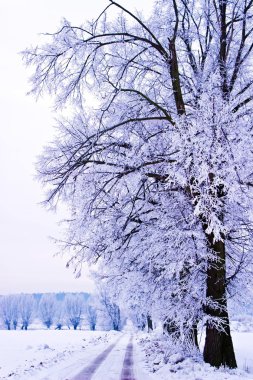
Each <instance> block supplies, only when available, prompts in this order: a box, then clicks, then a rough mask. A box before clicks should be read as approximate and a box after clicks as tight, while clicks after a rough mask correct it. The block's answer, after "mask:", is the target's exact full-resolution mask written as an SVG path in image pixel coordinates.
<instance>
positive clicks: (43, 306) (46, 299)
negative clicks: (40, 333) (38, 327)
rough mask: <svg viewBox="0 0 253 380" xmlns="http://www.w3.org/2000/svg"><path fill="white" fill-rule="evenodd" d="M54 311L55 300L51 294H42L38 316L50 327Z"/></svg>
mask: <svg viewBox="0 0 253 380" xmlns="http://www.w3.org/2000/svg"><path fill="white" fill-rule="evenodd" d="M55 313H56V300H55V296H54V295H53V294H43V296H42V297H41V300H40V303H39V316H40V319H41V321H42V323H43V324H44V325H45V326H46V327H47V328H48V329H50V327H51V326H52V324H53V321H54V316H55Z"/></svg>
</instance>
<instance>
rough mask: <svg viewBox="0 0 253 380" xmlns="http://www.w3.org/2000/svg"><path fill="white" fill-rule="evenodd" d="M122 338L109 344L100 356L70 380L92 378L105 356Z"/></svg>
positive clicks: (88, 379)
mask: <svg viewBox="0 0 253 380" xmlns="http://www.w3.org/2000/svg"><path fill="white" fill-rule="evenodd" d="M121 338H122V336H121V337H120V338H118V339H117V340H116V342H115V343H113V344H111V345H110V346H109V347H107V348H106V349H105V350H104V351H103V352H101V354H99V355H98V356H97V357H96V358H95V359H94V360H93V361H92V362H91V364H90V365H88V366H87V367H85V368H84V369H83V370H82V371H81V372H80V373H79V374H77V375H76V376H75V377H74V378H73V379H72V380H91V378H92V376H93V375H94V373H95V372H96V370H97V369H98V367H99V366H100V365H101V364H102V363H103V361H104V360H105V359H106V358H107V356H108V355H109V354H110V352H111V351H112V350H113V349H114V347H115V346H116V344H117V343H118V342H119V340H120V339H121Z"/></svg>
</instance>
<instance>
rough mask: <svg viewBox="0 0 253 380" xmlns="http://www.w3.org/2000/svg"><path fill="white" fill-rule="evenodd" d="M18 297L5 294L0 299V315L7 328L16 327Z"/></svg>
mask: <svg viewBox="0 0 253 380" xmlns="http://www.w3.org/2000/svg"><path fill="white" fill-rule="evenodd" d="M18 301H19V299H18V296H17V295H7V296H3V297H1V299H0V316H1V319H2V321H3V323H4V325H5V326H6V328H7V330H11V327H13V329H14V330H16V329H17V325H18V318H19V302H18Z"/></svg>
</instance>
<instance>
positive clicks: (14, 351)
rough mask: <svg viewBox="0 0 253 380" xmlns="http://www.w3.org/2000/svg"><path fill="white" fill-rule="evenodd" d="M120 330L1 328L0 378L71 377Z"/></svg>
mask: <svg viewBox="0 0 253 380" xmlns="http://www.w3.org/2000/svg"><path fill="white" fill-rule="evenodd" d="M121 335H122V334H121V333H117V332H113V331H110V332H105V331H103V332H99V331H82V330H76V331H74V330H28V331H21V330H18V331H6V330H0V379H1V380H2V379H15V380H17V379H18V380H31V379H33V380H35V379H36V380H42V379H45V380H46V379H48V380H58V379H59V380H60V379H64V380H65V379H71V378H72V377H73V376H74V375H75V374H77V373H78V372H80V371H81V370H82V369H83V367H85V366H86V365H87V364H89V363H90V362H91V361H92V360H93V359H94V358H95V357H96V356H97V355H98V354H99V353H100V352H102V351H103V350H104V349H105V348H106V347H108V345H109V344H111V343H113V342H115V341H116V340H117V339H118V338H119V336H121Z"/></svg>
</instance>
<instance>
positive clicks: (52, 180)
mask: <svg viewBox="0 0 253 380" xmlns="http://www.w3.org/2000/svg"><path fill="white" fill-rule="evenodd" d="M115 8H116V9H118V10H119V11H120V12H121V13H120V14H119V16H118V18H115V14H114V13H113V15H112V18H111V19H110V14H111V13H110V12H111V10H112V9H115ZM252 20H253V4H252V0H238V1H229V0H213V1H210V0H192V1H188V0H178V1H175V0H156V1H154V12H153V14H152V15H151V16H150V17H149V18H148V19H145V18H144V17H142V16H141V15H138V14H136V13H132V12H131V11H129V10H127V9H126V8H124V7H123V6H122V5H120V4H119V3H117V2H115V1H114V0H109V3H108V6H107V7H106V9H105V10H104V11H103V12H102V13H101V14H100V16H99V17H98V18H97V19H96V20H95V21H94V22H91V23H86V24H84V25H82V26H80V27H74V26H72V25H71V24H70V23H69V22H68V21H66V20H65V21H64V22H63V24H62V25H61V27H60V29H59V30H58V31H57V32H56V33H55V34H53V35H50V36H48V38H50V41H49V43H48V44H46V45H44V46H42V47H38V48H35V49H30V50H28V51H27V52H26V53H25V57H26V61H27V63H28V64H32V65H35V67H36V70H35V73H34V76H33V92H34V93H35V94H37V95H38V94H41V93H43V92H44V91H49V92H50V94H52V93H55V94H56V105H57V106H60V107H64V106H65V105H66V106H68V107H69V105H70V104H73V105H74V107H73V110H74V115H73V118H70V117H69V119H67V120H64V119H63V118H62V119H61V120H60V121H59V134H58V136H57V138H56V140H55V143H54V144H53V145H50V146H49V147H48V148H47V150H46V151H45V153H44V155H43V156H42V157H41V159H40V165H39V173H40V175H41V178H42V180H43V181H44V182H45V183H46V184H47V185H48V184H49V185H50V184H51V189H50V191H49V195H48V198H47V200H48V201H49V202H51V203H52V204H54V202H56V201H57V200H58V199H62V200H64V201H66V202H68V203H69V204H70V206H71V208H72V215H71V218H69V229H68V236H67V238H66V239H65V241H67V244H66V247H67V248H69V249H70V251H71V255H72V256H71V259H70V262H71V263H73V264H74V265H75V266H76V268H77V271H80V269H81V265H82V262H83V261H86V262H88V263H92V264H93V263H98V264H99V263H100V267H101V271H103V276H107V277H108V278H110V281H111V284H113V283H114V284H119V283H121V284H122V285H121V286H120V289H122V290H121V291H122V292H124V287H125V288H127V289H128V290H129V292H131V286H132V285H133V287H134V288H135V289H137V288H138V287H137V285H138V284H141V287H140V290H141V288H142V287H144V288H148V289H150V296H151V303H152V307H153V308H155V309H156V310H157V313H160V316H161V317H163V318H164V320H165V322H166V323H167V326H168V330H170V329H171V326H172V325H173V326H175V328H176V330H177V331H178V332H179V334H180V336H181V337H183V336H187V335H189V334H191V332H192V331H194V329H195V325H196V323H197V322H198V320H199V319H204V320H205V323H206V341H205V348H204V359H205V361H206V362H208V363H210V364H211V365H214V366H218V367H219V366H221V365H226V366H229V367H236V360H235V355H234V349H233V343H232V339H231V334H230V327H229V317H228V310H227V294H228V293H229V294H235V293H240V292H244V293H245V292H247V290H248V289H250V286H251V280H252V276H251V270H252V251H253V247H252V241H253V239H252V237H253V236H252V231H253V230H252V227H253V225H252V219H253V218H252V212H251V211H250V210H252V208H253V204H252V199H253V197H252V195H253V194H252V188H253V178H252V177H253V174H252V162H253V151H252V145H253V135H252V120H253V118H252V109H253V107H252V100H253V74H252V73H253V70H252V62H253V60H252V52H253V49H252V45H253V38H252V37H253V21H252ZM91 92H94V93H95V94H96V98H94V108H93V109H92V108H90V107H89V106H88V105H86V103H85V100H86V99H87V98H89V96H90V93H91ZM136 276H137V277H138V276H139V277H140V279H139V278H138V279H137V280H136ZM242 289H243V290H242ZM141 291H142V290H141ZM195 330H196V329H195Z"/></svg>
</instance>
